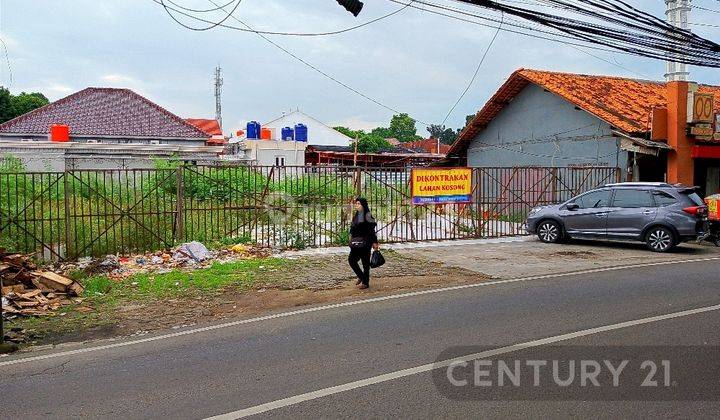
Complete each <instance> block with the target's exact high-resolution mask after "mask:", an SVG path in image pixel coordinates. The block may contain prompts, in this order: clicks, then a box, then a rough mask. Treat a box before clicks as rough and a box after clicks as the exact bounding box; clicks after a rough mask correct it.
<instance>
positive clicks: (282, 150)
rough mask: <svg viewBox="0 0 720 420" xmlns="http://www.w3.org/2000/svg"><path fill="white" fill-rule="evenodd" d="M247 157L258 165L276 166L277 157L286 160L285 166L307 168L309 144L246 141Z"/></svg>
mask: <svg viewBox="0 0 720 420" xmlns="http://www.w3.org/2000/svg"><path fill="white" fill-rule="evenodd" d="M244 145H245V147H246V148H247V152H246V153H245V156H247V157H248V159H250V160H252V161H253V162H254V163H255V164H256V165H261V166H274V165H275V158H276V157H284V158H285V166H305V148H306V147H307V143H304V142H296V141H274V140H271V141H263V140H246V141H245V142H244Z"/></svg>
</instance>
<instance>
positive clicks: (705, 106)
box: [692, 92, 714, 123]
mask: <svg viewBox="0 0 720 420" xmlns="http://www.w3.org/2000/svg"><path fill="white" fill-rule="evenodd" d="M692 106H693V109H692V122H696V123H698V122H705V123H712V122H713V111H714V97H713V95H712V93H698V92H695V93H694V94H693V102H692Z"/></svg>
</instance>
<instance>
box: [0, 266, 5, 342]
mask: <svg viewBox="0 0 720 420" xmlns="http://www.w3.org/2000/svg"><path fill="white" fill-rule="evenodd" d="M2 288H3V281H2V277H0V344H2V343H4V342H5V329H4V325H3V324H4V322H5V318H4V317H3V303H2V301H3V290H2Z"/></svg>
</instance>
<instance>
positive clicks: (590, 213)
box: [527, 182, 707, 252]
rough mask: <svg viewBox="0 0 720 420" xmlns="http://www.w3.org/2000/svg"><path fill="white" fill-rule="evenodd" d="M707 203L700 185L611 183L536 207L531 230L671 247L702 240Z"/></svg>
mask: <svg viewBox="0 0 720 420" xmlns="http://www.w3.org/2000/svg"><path fill="white" fill-rule="evenodd" d="M706 218H707V207H706V206H705V203H704V202H703V200H702V198H700V196H699V195H698V194H697V193H696V190H695V188H691V187H686V186H682V185H670V184H667V183H639V182H625V183H619V184H608V185H605V186H604V187H602V188H598V189H595V190H592V191H588V192H586V193H584V194H581V195H579V196H577V197H575V198H572V199H570V200H568V201H566V202H564V203H562V204H556V205H551V206H543V207H537V208H534V209H532V210H530V213H529V214H528V218H527V231H528V232H529V233H533V234H535V233H536V234H537V235H538V238H540V240H541V241H543V242H550V243H555V242H560V241H561V240H562V239H564V238H591V239H592V238H594V239H614V240H632V241H642V242H645V243H646V244H647V246H648V248H649V249H650V250H652V251H655V252H665V251H668V250H670V249H672V248H673V247H674V246H676V245H677V244H679V243H680V242H683V241H688V240H694V239H697V237H698V235H699V234H700V233H701V231H702V229H703V224H704V220H705V219H706Z"/></svg>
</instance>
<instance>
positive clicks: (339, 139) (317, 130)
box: [263, 110, 354, 146]
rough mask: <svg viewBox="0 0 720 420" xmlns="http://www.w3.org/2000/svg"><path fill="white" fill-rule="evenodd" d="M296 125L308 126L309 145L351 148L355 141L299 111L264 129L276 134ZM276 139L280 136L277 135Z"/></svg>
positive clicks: (272, 122)
mask: <svg viewBox="0 0 720 420" xmlns="http://www.w3.org/2000/svg"><path fill="white" fill-rule="evenodd" d="M295 124H305V125H306V126H307V128H308V144H309V145H317V146H349V145H350V143H351V142H352V141H353V140H354V139H351V138H350V137H348V136H346V135H345V134H343V133H341V132H339V131H337V130H335V129H333V128H332V127H330V126H328V125H326V124H325V123H323V122H321V121H319V120H317V119H315V118H313V117H311V116H309V115H307V114H306V113H304V112H302V111H299V110H296V111H291V112H290V113H288V114H285V115H283V116H282V117H280V118H276V119H274V120H272V121H270V122H268V123H265V124H263V127H268V128H273V129H274V130H275V132H276V133H280V130H282V128H283V127H295ZM276 137H279V136H278V135H276Z"/></svg>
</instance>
